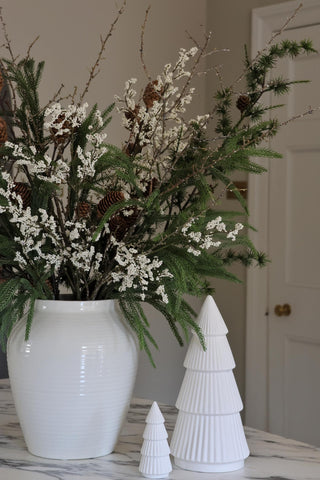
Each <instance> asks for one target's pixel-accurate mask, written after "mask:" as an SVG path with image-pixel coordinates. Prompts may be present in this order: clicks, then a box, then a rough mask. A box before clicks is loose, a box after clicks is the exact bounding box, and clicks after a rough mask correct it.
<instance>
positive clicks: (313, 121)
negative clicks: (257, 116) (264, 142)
mask: <svg viewBox="0 0 320 480" xmlns="http://www.w3.org/2000/svg"><path fill="white" fill-rule="evenodd" d="M283 37H285V38H288V39H290V40H299V39H302V38H310V39H312V40H313V42H314V44H315V47H316V48H317V49H318V50H319V51H320V25H315V26H311V27H305V28H299V29H293V30H290V31H288V32H286V33H285V34H283ZM279 70H280V71H279ZM278 73H280V74H282V75H283V76H284V77H286V78H289V79H290V80H298V79H311V83H310V84H308V85H305V84H303V85H297V86H294V88H293V89H292V93H291V94H290V95H289V97H288V102H287V107H286V108H285V109H283V116H282V120H283V121H286V120H287V119H289V118H290V117H292V116H295V115H298V114H299V112H303V111H304V110H307V109H308V106H309V105H315V104H317V105H320V55H319V54H313V55H310V56H308V57H298V59H295V60H290V61H286V62H285V63H282V68H280V69H278V71H277V74H278ZM273 100H277V99H273ZM272 147H273V148H274V149H275V150H276V151H279V152H280V153H282V154H283V159H281V160H280V161H277V160H272V161H271V165H270V194H269V238H270V244H269V255H270V259H271V261H272V265H271V267H270V269H269V282H268V283H269V339H268V340H269V428H270V430H271V431H273V432H275V433H280V434H283V435H285V436H289V437H292V438H297V439H299V440H303V441H306V442H309V443H312V444H315V445H319V446H320V248H319V247H320V116H319V113H318V112H317V113H314V114H313V115H312V116H311V115H310V116H308V117H307V118H303V119H297V120H295V121H294V122H293V123H290V125H287V126H285V127H284V128H283V129H282V131H281V134H280V135H279V136H278V137H277V138H276V140H275V141H274V142H272ZM277 305H278V307H277V313H278V314H277V313H276V312H275V307H276V306H277ZM283 305H289V307H290V308H291V313H290V314H289V315H283V314H288V313H289V311H288V310H289V309H288V307H287V308H283ZM281 314H282V315H281ZM280 315H281V316H280Z"/></svg>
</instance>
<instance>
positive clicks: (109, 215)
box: [0, 40, 314, 362]
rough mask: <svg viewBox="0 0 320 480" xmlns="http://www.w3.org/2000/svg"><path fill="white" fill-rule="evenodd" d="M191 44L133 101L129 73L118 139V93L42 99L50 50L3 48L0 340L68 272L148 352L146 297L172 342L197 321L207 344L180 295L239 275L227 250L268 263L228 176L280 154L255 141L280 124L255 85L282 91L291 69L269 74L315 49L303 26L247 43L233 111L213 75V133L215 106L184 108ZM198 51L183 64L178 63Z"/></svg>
mask: <svg viewBox="0 0 320 480" xmlns="http://www.w3.org/2000/svg"><path fill="white" fill-rule="evenodd" d="M206 43H207V42H206ZM196 50H197V49H190V51H188V52H187V51H185V50H181V51H180V52H179V57H178V61H177V63H176V64H175V65H174V66H172V67H170V66H166V67H165V71H164V72H162V73H161V74H160V75H159V76H158V77H157V80H155V81H151V82H149V83H148V84H147V85H146V86H145V89H144V90H143V95H142V96H141V98H140V99H139V100H138V101H137V102H136V101H135V100H134V97H135V92H134V90H133V88H132V84H133V83H132V81H129V82H127V84H126V88H125V94H124V97H123V98H122V99H121V98H120V99H118V100H117V109H118V111H120V113H122V115H123V124H124V126H125V128H126V130H127V132H128V138H127V141H126V142H125V143H124V144H123V145H122V146H121V147H118V146H115V145H112V144H110V143H106V142H105V141H104V136H103V135H104V131H105V129H106V128H107V126H108V124H109V123H110V121H111V114H112V113H113V111H114V106H115V105H114V104H111V105H110V106H109V107H107V108H105V109H104V110H102V111H100V110H99V109H98V106H97V105H94V106H93V107H92V108H91V109H90V110H89V111H88V112H87V110H86V107H85V105H81V104H80V102H79V103H78V104H77V103H76V101H75V98H74V96H73V97H72V103H71V105H69V106H64V105H63V104H61V103H59V102H56V100H54V101H52V102H48V104H47V105H46V107H41V105H40V101H39V84H40V80H41V77H42V73H43V69H44V62H39V63H37V62H36V61H35V60H34V59H32V58H30V56H29V54H28V55H27V57H26V58H23V59H22V60H20V61H17V60H16V59H14V58H11V59H10V60H8V59H2V60H1V65H2V69H3V74H4V77H5V79H6V81H7V82H8V85H9V86H10V88H11V90H12V95H13V97H14V99H15V102H13V103H14V105H13V108H12V110H10V111H8V112H6V114H7V116H8V117H10V118H11V119H12V124H13V126H14V127H15V132H16V133H15V137H14V138H12V139H10V142H6V143H4V144H3V145H2V146H0V158H1V161H2V165H3V166H4V167H3V168H2V169H1V170H0V211H1V215H0V268H1V270H0V277H1V283H0V318H1V320H0V338H1V343H2V347H3V348H4V347H5V342H6V338H7V336H8V335H9V334H10V331H11V330H12V328H13V325H14V324H15V322H16V321H17V320H18V319H19V318H20V317H21V316H22V315H23V314H26V338H28V336H29V334H30V329H31V328H32V317H33V311H34V306H35V302H36V300H37V299H59V298H60V290H61V287H62V286H63V287H64V288H65V287H66V288H67V289H68V290H69V291H70V292H71V293H72V295H73V298H74V299H75V300H92V299H97V300H99V299H115V300H118V301H119V305H120V307H121V310H122V312H123V315H124V316H125V318H126V320H127V321H128V324H129V325H130V326H131V328H132V329H133V331H134V332H135V333H136V336H137V339H138V342H139V346H140V348H141V349H143V350H145V351H146V352H147V354H148V356H149V357H150V360H151V362H153V360H152V348H157V343H156V340H155V339H154V338H153V335H152V332H151V330H150V325H149V322H148V319H147V317H146V314H145V312H144V309H143V308H144V304H145V303H148V304H150V305H151V306H152V307H154V308H155V309H156V310H158V311H159V312H160V313H161V314H162V316H163V318H164V319H165V320H166V321H167V323H168V326H169V329H170V330H171V332H172V334H173V335H174V336H175V338H176V339H177V341H178V343H179V344H180V345H182V344H183V343H184V341H185V340H188V338H189V332H190V329H191V330H193V331H194V332H195V333H196V334H197V335H198V337H199V340H200V342H201V345H202V346H203V348H205V341H204V337H203V335H202V332H201V330H200V328H199V326H198V325H197V323H196V320H195V316H196V314H195V312H194V311H193V309H192V308H191V306H190V305H189V304H188V302H187V301H186V299H185V296H186V295H191V296H198V297H202V296H204V295H207V294H210V293H212V292H213V291H214V289H213V286H212V280H211V279H214V278H221V279H225V280H228V281H234V282H238V281H239V280H238V279H237V277H236V276H235V275H234V274H233V273H231V272H230V270H229V267H230V265H232V264H233V263H234V262H241V263H242V264H243V265H245V266H249V265H252V264H255V265H258V266H264V265H265V264H266V263H267V261H268V260H267V258H266V256H265V254H264V253H261V252H258V251H257V250H256V249H255V247H254V245H253V244H252V242H250V240H249V239H248V237H247V236H246V234H243V232H241V233H239V232H240V230H241V229H243V227H246V228H250V226H249V225H247V224H246V216H247V214H248V211H247V205H246V201H245V199H244V198H243V196H242V194H241V192H240V191H239V190H238V189H237V187H236V185H235V184H234V182H233V180H232V177H233V174H234V172H238V171H243V172H246V173H254V174H261V173H263V172H264V171H265V169H264V168H263V167H262V166H261V165H259V164H258V163H256V162H255V161H254V158H256V157H265V158H271V157H272V158H279V157H280V155H279V154H278V153H277V152H274V151H272V150H270V149H268V148H267V147H261V144H262V142H263V141H264V140H265V139H267V138H269V137H272V136H274V135H275V134H276V133H277V132H278V130H279V128H280V125H279V122H278V121H277V119H276V118H267V119H266V118H265V114H266V113H271V112H272V111H273V110H274V109H275V108H280V106H281V105H276V106H274V107H268V106H265V105H263V104H262V103H261V97H262V95H264V94H265V93H267V92H272V93H273V94H275V95H277V96H281V95H285V94H287V93H288V91H289V90H290V88H291V87H292V85H294V84H296V83H298V82H292V81H288V80H286V79H285V78H282V77H274V78H269V74H270V72H271V70H272V69H273V68H274V67H275V66H276V64H277V62H278V61H279V60H280V59H282V58H285V57H289V58H291V57H296V56H298V55H304V54H309V53H312V52H314V49H313V47H312V44H311V42H310V41H309V40H302V41H301V42H292V41H283V42H280V43H277V44H274V45H271V46H269V48H268V49H266V50H264V51H263V52H262V53H261V55H259V56H258V57H257V58H256V59H255V60H254V61H253V62H251V61H250V60H249V59H248V55H247V54H246V55H245V67H246V74H245V79H246V82H247V84H246V92H245V94H243V95H244V97H243V98H242V99H241V102H240V103H238V104H237V105H238V109H240V114H239V112H236V114H235V112H234V107H235V104H236V101H235V99H236V92H235V91H234V87H233V86H229V87H228V86H220V87H219V89H218V90H217V92H216V93H215V95H214V99H215V102H216V103H215V109H214V113H215V115H214V118H215V120H216V132H217V134H218V136H217V137H216V138H215V139H213V140H212V139H210V137H209V136H208V135H207V130H206V128H207V124H208V121H209V119H210V118H211V117H212V115H211V116H210V115H208V116H203V117H199V118H197V120H192V121H190V122H186V121H185V119H184V117H185V111H186V105H188V104H189V103H190V98H191V97H192V94H193V91H192V90H190V84H191V82H192V80H193V77H194V76H195V75H196V72H197V67H198V64H199V62H200V60H201V58H202V57H203V56H204V55H205V48H204V47H203V48H200V53H198V56H196ZM99 58H100V57H99ZM193 58H194V59H193ZM192 59H193V65H191V68H190V74H187V73H186V72H185V71H184V68H185V65H186V64H187V63H188V62H190V61H192ZM170 68H171V70H170ZM168 69H169V70H170V71H169V70H168ZM183 79H185V80H183ZM91 80H92V77H91V76H90V79H89V81H88V84H87V86H86V89H85V92H86V91H87V87H88V86H89V84H90V83H91ZM181 82H182V85H181ZM183 82H184V83H183ZM176 84H177V85H179V86H176ZM81 100H83V94H82V95H81ZM12 163H13V164H14V169H13V171H12V173H10V174H9V173H8V168H7V165H8V164H10V165H11V164H12ZM226 190H231V191H233V193H234V194H235V197H236V199H237V200H238V203H239V206H240V211H239V212H226V211H221V210H220V207H219V200H220V197H221V192H225V191H226Z"/></svg>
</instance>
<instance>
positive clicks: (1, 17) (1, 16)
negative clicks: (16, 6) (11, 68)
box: [0, 7, 16, 63]
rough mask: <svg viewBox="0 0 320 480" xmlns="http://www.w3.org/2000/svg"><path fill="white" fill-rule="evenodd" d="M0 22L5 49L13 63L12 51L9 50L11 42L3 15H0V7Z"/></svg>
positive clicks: (0, 8) (0, 10)
mask: <svg viewBox="0 0 320 480" xmlns="http://www.w3.org/2000/svg"><path fill="white" fill-rule="evenodd" d="M0 22H1V26H2V31H3V34H4V38H5V40H6V42H5V47H6V49H7V50H8V51H9V53H10V57H11V60H12V61H13V62H14V63H15V61H16V58H15V56H14V55H13V50H12V48H11V40H10V38H9V35H8V32H7V24H6V23H5V21H4V18H3V15H2V7H0Z"/></svg>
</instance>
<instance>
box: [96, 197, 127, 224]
mask: <svg viewBox="0 0 320 480" xmlns="http://www.w3.org/2000/svg"><path fill="white" fill-rule="evenodd" d="M122 200H124V195H123V193H122V192H119V191H114V192H109V193H107V195H106V196H105V197H103V199H102V200H100V202H99V203H98V207H97V215H98V217H99V218H101V217H103V215H104V214H105V213H106V211H107V210H108V208H109V207H111V205H113V204H114V203H119V202H122Z"/></svg>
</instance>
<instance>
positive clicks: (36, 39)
mask: <svg viewBox="0 0 320 480" xmlns="http://www.w3.org/2000/svg"><path fill="white" fill-rule="evenodd" d="M39 38H40V35H38V36H37V37H36V38H35V39H34V40H33V42H32V43H30V45H29V48H28V50H27V56H26V59H27V60H28V58H30V52H31V49H32V47H33V45H34V44H35V43H36V42H37V41H38V40H39Z"/></svg>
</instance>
